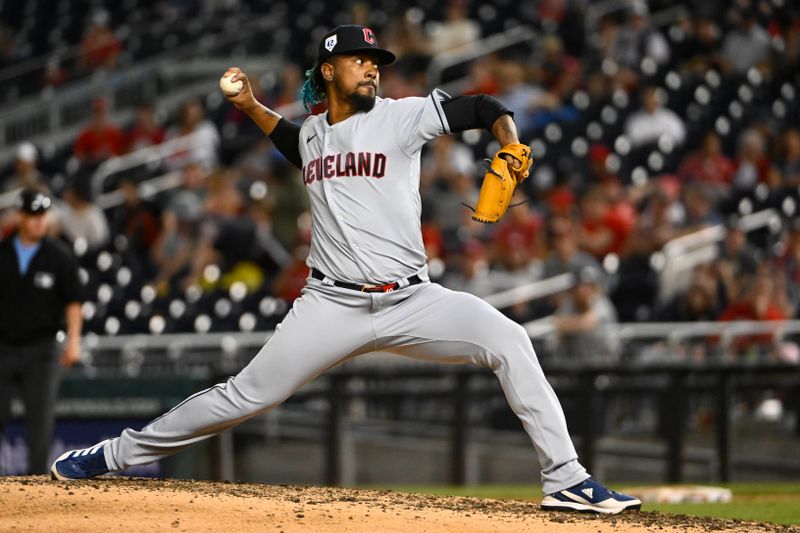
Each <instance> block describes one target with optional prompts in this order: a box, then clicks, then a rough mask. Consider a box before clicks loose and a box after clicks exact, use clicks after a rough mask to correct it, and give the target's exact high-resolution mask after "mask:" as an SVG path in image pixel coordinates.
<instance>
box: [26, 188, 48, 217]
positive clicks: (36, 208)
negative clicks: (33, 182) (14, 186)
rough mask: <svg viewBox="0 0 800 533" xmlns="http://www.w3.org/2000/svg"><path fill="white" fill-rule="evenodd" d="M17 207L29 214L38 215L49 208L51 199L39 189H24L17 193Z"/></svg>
mask: <svg viewBox="0 0 800 533" xmlns="http://www.w3.org/2000/svg"><path fill="white" fill-rule="evenodd" d="M18 205H19V208H20V209H21V210H22V211H24V212H25V213H28V214H30V215H40V214H42V213H44V212H45V211H47V210H48V209H50V207H51V206H52V205H53V200H52V199H50V197H49V196H47V195H46V194H44V193H43V192H41V191H37V190H35V189H25V190H23V191H22V193H21V194H20V195H19V203H18Z"/></svg>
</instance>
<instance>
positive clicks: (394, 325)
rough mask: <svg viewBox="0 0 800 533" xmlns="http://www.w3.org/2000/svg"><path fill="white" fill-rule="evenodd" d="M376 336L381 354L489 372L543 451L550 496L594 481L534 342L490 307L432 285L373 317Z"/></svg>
mask: <svg viewBox="0 0 800 533" xmlns="http://www.w3.org/2000/svg"><path fill="white" fill-rule="evenodd" d="M391 297H396V296H391ZM376 333H377V336H378V343H379V345H378V348H379V349H380V350H383V351H390V352H393V353H397V354H401V355H405V356H409V357H414V358H419V359H426V360H432V361H438V362H443V363H467V362H469V363H473V364H478V365H481V366H487V367H489V368H491V369H492V370H493V371H494V373H495V375H496V376H497V378H498V379H499V380H500V384H501V386H502V387H503V391H504V393H505V395H506V398H507V399H508V403H509V405H510V406H511V408H512V409H513V410H514V412H515V413H516V414H517V416H518V417H519V418H520V420H521V421H522V425H523V426H524V428H525V431H526V432H527V433H528V435H529V436H530V438H531V441H532V442H533V445H534V447H535V448H536V450H537V452H538V455H539V463H540V464H541V467H542V472H541V475H542V483H543V488H544V492H545V493H546V494H549V493H553V492H556V491H559V490H562V489H565V488H567V487H571V486H574V485H576V484H577V483H580V482H581V481H583V480H585V479H586V478H588V477H589V475H588V474H587V473H586V470H585V469H584V468H583V466H581V464H580V463H579V462H578V455H577V453H576V451H575V447H574V446H573V444H572V440H571V439H570V436H569V433H568V431H567V424H566V420H565V418H564V412H563V410H562V408H561V404H560V403H559V401H558V398H557V397H556V395H555V393H554V392H553V388H552V387H551V386H550V384H549V383H548V382H547V379H546V378H545V376H544V373H543V372H542V369H541V367H540V366H539V362H538V360H537V358H536V353H535V352H534V350H533V346H532V345H531V341H530V338H529V337H528V335H527V333H526V332H525V330H524V329H523V328H522V326H520V325H518V324H516V323H514V322H513V321H511V320H510V319H508V318H506V317H505V316H503V315H502V314H501V313H500V312H499V311H497V310H496V309H494V308H493V307H491V306H490V305H489V304H488V303H486V302H485V301H483V300H481V299H479V298H476V297H475V296H472V295H470V294H466V293H460V292H454V291H451V290H448V289H445V288H444V287H441V286H439V285H436V284H431V285H429V286H427V287H425V288H424V289H422V290H420V291H418V292H417V293H416V294H415V295H414V296H413V297H411V298H408V299H406V300H405V301H403V302H401V303H399V304H398V305H394V306H388V307H387V308H386V309H385V310H384V312H383V313H382V314H381V315H380V316H379V317H377V319H376Z"/></svg>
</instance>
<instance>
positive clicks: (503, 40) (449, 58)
mask: <svg viewBox="0 0 800 533" xmlns="http://www.w3.org/2000/svg"><path fill="white" fill-rule="evenodd" d="M538 37H539V34H538V33H536V32H535V31H534V30H533V28H531V27H529V26H515V27H513V28H511V29H509V30H506V31H504V32H502V33H496V34H494V35H490V36H489V37H486V38H484V39H481V40H479V41H476V42H474V43H469V44H466V45H464V46H460V47H458V48H455V49H453V50H448V51H447V52H442V53H440V54H438V55H436V56H435V57H434V58H433V59H431V62H430V64H429V66H428V70H427V73H426V75H427V79H428V87H430V88H434V87H438V86H439V84H440V83H442V73H443V72H444V71H445V70H447V69H448V68H451V67H454V66H456V65H460V64H463V63H467V62H469V61H472V60H474V59H477V58H479V57H483V56H486V55H489V54H492V53H494V52H497V51H499V50H503V49H506V48H510V47H512V46H516V45H518V44H524V43H531V42H534V41H535V40H536V39H537V38H538Z"/></svg>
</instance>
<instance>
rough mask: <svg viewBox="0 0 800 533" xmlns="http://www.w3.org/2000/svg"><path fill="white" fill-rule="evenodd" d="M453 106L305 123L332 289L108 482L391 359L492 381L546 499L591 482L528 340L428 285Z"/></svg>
mask: <svg viewBox="0 0 800 533" xmlns="http://www.w3.org/2000/svg"><path fill="white" fill-rule="evenodd" d="M446 97H447V96H446V95H445V94H444V93H441V92H439V91H435V92H434V93H433V94H431V95H429V96H427V97H425V98H404V99H400V100H391V99H380V98H379V99H377V101H376V103H375V107H374V108H373V109H372V110H371V111H369V112H367V113H357V114H355V115H353V116H351V117H350V118H348V119H346V120H344V121H341V122H339V123H337V124H334V125H329V124H328V123H327V115H326V114H323V115H319V116H315V117H311V118H309V119H307V120H306V122H305V123H304V124H303V126H302V128H301V129H300V138H299V141H298V142H299V145H300V154H301V159H302V163H303V180H304V182H305V184H306V187H307V189H308V193H309V196H310V198H311V209H312V214H313V222H312V240H311V254H310V257H309V259H308V264H309V266H311V267H314V268H316V269H318V270H320V271H321V272H323V273H324V274H326V275H327V276H328V279H326V280H322V281H320V280H317V279H314V278H309V279H308V283H307V285H306V287H305V288H304V289H303V291H302V296H301V297H300V298H299V299H298V300H296V301H295V302H294V305H293V306H292V309H291V311H290V312H289V314H288V315H287V316H286V318H285V319H284V320H283V322H281V324H280V325H278V327H277V328H276V330H275V332H274V333H273V335H272V336H271V337H270V338H269V340H268V341H267V343H266V344H265V345H264V347H263V348H262V349H261V350H260V351H259V353H258V354H257V355H256V356H255V357H254V358H253V360H252V361H251V362H250V364H249V365H248V366H247V367H246V368H245V369H243V370H242V371H241V372H240V373H239V374H238V375H236V376H234V377H232V378H230V379H229V380H228V381H227V382H225V383H220V384H219V385H216V386H214V387H211V388H209V389H207V390H205V391H202V392H199V393H197V394H196V395H194V396H191V397H190V398H188V399H187V400H185V401H184V402H182V403H181V404H179V405H178V406H177V407H175V408H174V409H172V410H171V411H169V412H168V413H166V414H164V415H163V416H161V417H159V418H157V419H156V420H154V421H153V422H151V423H150V424H148V425H147V426H145V427H144V428H143V429H142V430H141V431H134V430H131V429H126V430H125V431H124V432H123V433H122V435H121V436H119V437H117V438H115V439H111V440H110V441H109V442H108V443H105V444H104V445H103V451H104V455H105V459H106V462H107V464H108V466H109V468H110V469H111V470H124V469H125V468H128V467H130V466H134V465H139V464H144V463H148V462H152V461H155V460H157V459H160V458H162V457H166V456H168V455H172V454H174V453H177V452H179V451H180V450H182V449H184V448H186V447H187V446H190V445H192V444H193V443H195V442H198V441H201V440H203V439H206V438H208V437H210V436H212V435H214V434H217V433H219V432H221V431H223V430H225V429H227V428H230V427H233V426H235V425H236V424H238V423H240V422H242V421H244V420H246V419H247V418H250V417H252V416H255V415H257V414H259V413H263V412H265V411H267V410H269V409H271V408H273V407H275V406H277V405H279V404H280V403H282V402H283V401H284V400H285V399H286V398H288V397H289V396H290V395H291V394H292V393H293V392H294V391H295V390H297V388H299V387H300V386H302V385H303V384H304V383H306V382H307V381H308V380H310V379H312V378H313V377H314V376H316V375H318V374H320V373H321V372H324V371H325V370H327V369H330V368H332V367H334V366H336V365H338V364H341V363H342V362H344V361H347V360H348V359H350V358H353V357H356V356H358V355H360V354H363V353H367V352H374V351H384V352H391V353H395V354H398V355H402V356H406V357H413V358H417V359H423V360H429V361H437V362H441V363H472V364H476V365H481V366H485V367H488V368H491V369H492V371H493V372H494V373H495V374H496V375H497V377H498V379H499V381H500V384H501V386H502V388H503V391H504V392H505V394H506V398H507V399H508V402H509V404H510V406H511V408H512V409H513V410H514V412H515V413H516V414H517V415H518V416H519V418H520V420H521V421H522V425H523V427H524V428H525V431H526V432H527V433H528V435H529V436H530V438H531V441H532V443H533V445H534V447H535V449H536V451H537V452H538V455H539V463H540V465H541V469H542V470H541V478H542V483H543V488H544V491H545V493H553V492H556V491H559V490H562V489H565V488H567V487H571V486H573V485H575V484H577V483H580V482H582V481H583V480H585V479H586V478H587V477H588V474H587V473H586V470H585V469H584V468H583V467H582V466H581V465H580V463H579V462H578V460H577V454H576V452H575V449H574V447H573V444H572V441H571V439H570V436H569V433H568V432H567V425H566V421H565V419H564V414H563V411H562V409H561V405H560V404H559V402H558V398H557V397H556V395H555V394H554V392H553V390H552V388H551V387H550V385H549V383H548V382H547V380H546V378H545V376H544V373H543V372H542V369H541V367H540V366H539V363H538V360H537V358H536V353H535V352H534V350H533V346H532V345H531V342H530V339H529V338H528V335H527V333H526V332H525V329H524V328H522V327H521V326H519V325H518V324H515V323H514V322H513V321H511V320H510V319H508V318H507V317H505V316H503V314H501V313H500V312H499V311H497V310H496V309H494V308H493V307H491V306H490V305H489V304H487V303H486V302H485V301H483V300H481V299H479V298H477V297H475V296H472V295H469V294H465V293H461V292H456V291H451V290H448V289H446V288H444V287H442V286H440V285H438V284H436V283H430V282H427V276H426V268H425V260H426V259H425V251H424V247H423V244H422V237H421V231H420V210H421V201H420V195H419V172H420V161H419V157H420V149H421V148H422V145H423V144H424V143H425V142H426V141H427V140H429V139H432V138H433V137H436V136H437V135H441V134H443V133H448V132H449V129H448V124H447V120H446V118H445V115H444V113H443V112H442V106H441V102H442V99H444V98H446ZM414 274H419V275H420V277H422V278H423V279H425V280H426V282H423V283H420V284H416V285H411V286H409V285H408V284H407V283H406V284H402V283H401V288H398V289H397V290H395V291H393V292H386V293H383V292H379V293H366V292H359V291H357V290H352V289H348V288H342V287H338V286H334V285H332V284H331V283H329V281H330V280H338V281H345V282H349V283H355V284H361V283H371V284H383V283H387V282H393V281H400V280H402V279H405V278H408V277H409V276H412V275H414Z"/></svg>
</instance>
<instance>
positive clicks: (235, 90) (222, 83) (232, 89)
mask: <svg viewBox="0 0 800 533" xmlns="http://www.w3.org/2000/svg"><path fill="white" fill-rule="evenodd" d="M231 78H233V74H229V75H228V76H223V77H221V78H220V79H219V88H220V89H222V92H223V93H225V96H236V95H237V94H239V93H240V92H242V89H244V82H243V81H242V80H237V81H231Z"/></svg>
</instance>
